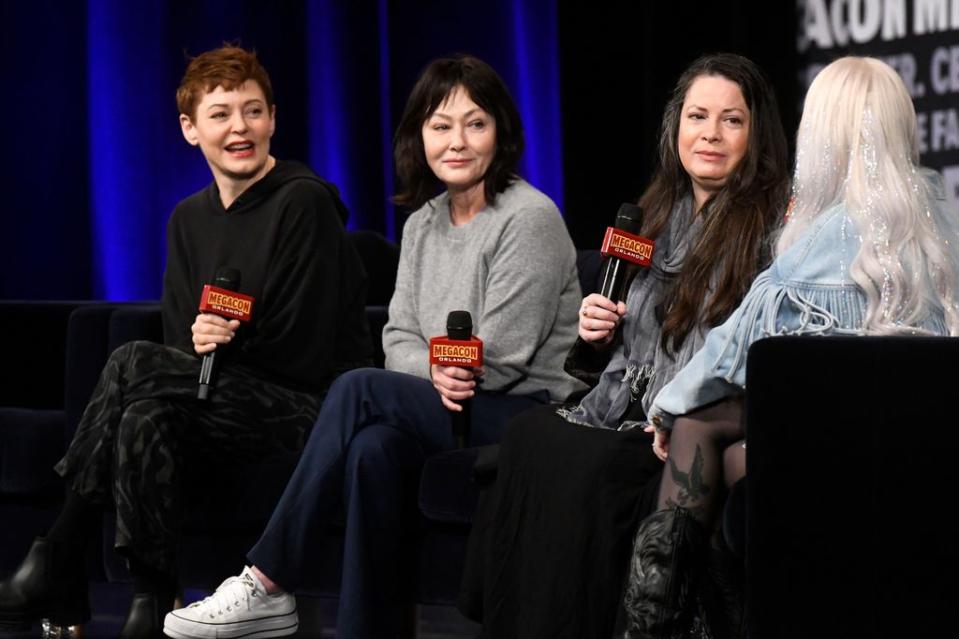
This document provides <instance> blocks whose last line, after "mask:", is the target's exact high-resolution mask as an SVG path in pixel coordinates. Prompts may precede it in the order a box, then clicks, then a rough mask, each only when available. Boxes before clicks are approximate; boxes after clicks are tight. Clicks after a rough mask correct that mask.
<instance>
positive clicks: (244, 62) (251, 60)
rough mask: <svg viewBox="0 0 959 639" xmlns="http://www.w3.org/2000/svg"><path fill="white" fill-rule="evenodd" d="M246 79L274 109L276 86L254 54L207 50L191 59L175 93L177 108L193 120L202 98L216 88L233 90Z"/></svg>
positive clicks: (229, 49)
mask: <svg viewBox="0 0 959 639" xmlns="http://www.w3.org/2000/svg"><path fill="white" fill-rule="evenodd" d="M247 80H254V81H256V83H257V84H258V85H260V88H261V89H262V90H263V96H264V97H265V98H266V106H267V108H268V109H269V110H271V111H272V110H273V87H272V86H271V85H270V76H269V75H268V74H267V72H266V69H264V68H263V65H262V64H260V61H259V60H258V59H257V57H256V52H255V51H247V50H246V49H242V48H240V47H235V46H230V45H224V46H222V47H220V48H219V49H213V50H212V51H206V52H205V53H201V54H200V55H198V56H197V57H195V58H193V59H192V60H190V64H188V65H187V68H186V71H185V72H184V74H183V79H182V80H180V86H179V88H177V90H176V106H177V109H179V110H180V113H182V114H184V115H186V116H187V117H188V118H190V119H191V120H192V119H193V118H194V117H195V116H196V107H197V105H198V104H199V103H200V100H202V99H203V96H204V95H205V94H207V93H209V92H211V91H213V90H214V89H216V88H217V87H223V89H224V90H225V91H232V90H234V89H236V88H237V87H238V86H240V85H241V84H243V83H244V82H246V81H247Z"/></svg>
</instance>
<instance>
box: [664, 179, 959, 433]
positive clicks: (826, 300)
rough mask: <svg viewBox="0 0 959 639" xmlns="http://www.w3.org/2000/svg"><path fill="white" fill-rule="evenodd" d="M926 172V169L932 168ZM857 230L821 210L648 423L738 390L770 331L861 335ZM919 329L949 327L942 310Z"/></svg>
mask: <svg viewBox="0 0 959 639" xmlns="http://www.w3.org/2000/svg"><path fill="white" fill-rule="evenodd" d="M930 173H931V172H930ZM926 178H927V179H928V180H929V181H930V182H931V186H932V189H931V190H932V193H933V194H934V196H935V197H934V199H932V198H931V201H930V206H931V207H933V208H934V209H936V211H935V213H934V215H937V216H940V217H939V218H938V219H942V217H941V216H945V215H951V214H953V213H952V212H951V211H948V210H947V206H946V202H945V194H944V191H943V188H942V181H941V178H940V177H939V176H938V175H937V174H932V175H928V174H927V175H926ZM860 243H861V237H860V235H859V232H858V231H857V229H856V227H855V224H854V222H853V221H852V219H851V218H850V217H849V216H848V215H846V212H845V209H844V208H843V207H841V206H837V207H834V208H832V209H830V210H827V211H824V212H823V213H822V215H820V216H819V217H818V218H817V219H816V220H814V221H813V222H812V223H811V224H810V225H809V228H807V229H806V230H805V231H804V232H803V234H802V235H801V236H800V237H799V239H798V240H797V241H796V242H795V243H794V244H793V245H792V246H791V247H789V249H787V250H786V251H785V252H784V253H783V254H781V255H780V256H779V257H777V258H776V260H775V261H774V262H773V264H772V266H770V267H769V268H768V269H766V270H765V271H763V272H762V273H760V274H759V276H758V277H757V278H756V280H755V281H754V282H753V284H752V286H751V287H750V289H749V292H748V293H747V294H746V297H745V298H743V301H742V303H741V304H740V305H739V308H737V309H736V310H735V311H734V312H733V314H732V315H730V316H729V319H727V320H726V322H724V323H723V324H721V325H720V326H717V327H716V328H714V329H712V330H711V331H710V332H709V334H708V335H707V336H706V341H705V344H704V345H703V347H702V349H700V351H699V352H698V353H696V355H695V356H694V357H693V358H692V359H691V360H690V361H689V363H688V364H687V365H686V366H685V367H684V368H683V369H682V370H681V371H680V372H679V373H677V374H676V376H675V377H674V378H673V379H672V381H670V383H669V384H667V385H666V386H665V387H663V389H662V390H661V391H660V392H659V394H658V395H656V398H655V399H654V400H653V406H652V408H651V409H650V411H649V420H650V422H652V423H654V424H656V426H657V427H658V428H662V429H667V430H668V429H670V428H671V427H672V423H673V419H674V417H675V416H676V415H683V414H685V413H688V412H690V411H692V410H695V409H697V408H699V407H701V406H705V405H706V404H709V403H711V402H714V401H717V400H720V399H723V398H724V397H729V396H732V395H736V394H739V393H741V392H742V390H743V389H744V388H745V386H746V352H747V350H748V349H749V346H750V344H752V343H753V342H754V341H756V340H758V339H761V338H763V337H770V336H775V335H842V334H845V335H850V334H851V335H860V334H862V325H863V321H864V320H865V315H866V297H865V295H864V294H863V292H862V290H861V289H860V288H859V287H858V286H857V285H856V284H855V282H854V281H853V280H852V278H851V277H850V275H849V267H850V265H851V263H852V261H853V260H854V259H855V257H856V255H858V253H859V247H860ZM921 328H923V329H926V330H928V331H931V332H932V333H934V334H937V335H947V334H948V330H947V328H946V325H945V321H944V319H943V316H942V314H941V311H940V312H939V313H938V314H936V315H935V316H932V317H929V318H927V320H926V321H925V322H924V323H923V324H922V325H921Z"/></svg>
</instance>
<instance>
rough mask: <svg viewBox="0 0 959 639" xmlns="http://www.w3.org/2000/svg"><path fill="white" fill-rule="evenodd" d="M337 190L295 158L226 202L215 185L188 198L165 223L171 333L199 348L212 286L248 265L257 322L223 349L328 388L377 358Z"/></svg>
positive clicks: (243, 279)
mask: <svg viewBox="0 0 959 639" xmlns="http://www.w3.org/2000/svg"><path fill="white" fill-rule="evenodd" d="M347 216H348V211H347V209H346V206H344V204H343V202H342V201H341V200H340V198H339V195H338V193H337V190H336V187H334V186H333V185H332V184H330V183H328V182H326V181H324V180H322V179H320V178H319V177H318V176H317V175H316V174H315V173H313V171H311V170H310V169H309V168H307V167H306V166H303V165H302V164H299V163H297V162H289V161H286V162H279V161H278V162H277V163H276V166H274V167H273V169H272V170H271V171H270V172H269V173H267V174H266V175H265V176H264V177H263V179H261V180H260V181H258V182H256V183H254V184H253V185H252V186H250V187H249V188H248V189H247V190H246V191H244V192H243V193H242V194H241V195H240V196H239V197H238V198H237V199H236V200H235V201H234V202H233V203H232V204H231V205H230V207H229V208H227V209H224V208H223V204H222V202H221V201H220V192H219V189H218V188H217V186H216V183H215V182H214V183H212V184H210V185H209V186H208V187H206V188H205V189H203V190H202V191H200V192H198V193H195V194H193V195H191V196H190V197H188V198H186V199H185V200H183V201H182V202H180V203H179V204H178V205H177V207H176V208H175V209H174V211H173V214H172V215H171V216H170V221H169V224H168V225H167V264H166V273H165V274H164V278H163V301H162V306H163V332H164V341H165V343H166V344H167V345H169V346H173V347H176V348H179V349H181V350H184V351H187V352H189V353H195V351H194V350H193V341H192V333H191V330H190V326H191V325H192V324H193V322H194V319H195V317H196V315H197V313H198V310H197V309H198V306H199V302H200V294H201V292H202V290H203V286H204V284H209V283H212V282H213V278H214V276H215V274H216V272H217V270H218V269H219V268H220V267H231V268H235V269H237V270H238V271H239V272H240V285H239V287H238V292H240V293H244V294H246V295H251V296H253V297H254V298H255V302H254V306H253V318H252V321H251V322H250V323H249V324H247V325H244V326H243V327H241V329H240V331H239V332H238V334H237V339H235V340H234V342H233V343H231V344H230V346H229V349H227V350H226V351H225V352H224V354H225V355H227V361H228V362H230V365H241V366H245V367H248V368H250V369H252V371H253V372H254V373H257V374H261V375H262V376H264V378H266V379H269V380H271V381H274V382H276V383H279V384H282V385H285V386H288V387H291V388H294V389H296V390H307V391H310V392H323V391H325V389H326V388H327V387H328V386H329V385H330V383H331V382H332V380H333V378H334V377H335V376H336V375H338V374H339V373H341V372H343V371H345V370H348V369H350V368H356V367H357V366H365V365H369V363H370V357H371V355H372V346H371V343H370V336H369V329H368V327H367V322H366V315H365V313H364V304H365V301H366V275H365V274H364V271H363V265H362V263H361V262H360V259H359V257H358V255H357V253H356V251H355V250H354V249H353V246H352V244H351V242H350V240H349V237H348V236H347V234H346V231H345V230H344V227H343V225H344V223H345V222H346V218H347Z"/></svg>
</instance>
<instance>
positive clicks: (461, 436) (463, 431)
mask: <svg viewBox="0 0 959 639" xmlns="http://www.w3.org/2000/svg"><path fill="white" fill-rule="evenodd" d="M430 364H436V365H438V366H461V367H463V368H476V367H478V366H482V365H483V342H482V341H481V340H480V339H478V338H476V337H473V317H472V316H471V315H470V314H469V311H451V312H450V314H449V315H447V316H446V335H445V336H443V337H431V338H430ZM459 405H460V406H462V407H463V410H462V411H460V412H458V413H453V414H452V415H451V418H452V420H453V438H454V439H455V440H456V443H457V445H458V446H459V447H460V448H466V445H467V443H468V442H469V439H470V425H471V416H472V401H470V400H469V399H464V400H462V401H460V402H459Z"/></svg>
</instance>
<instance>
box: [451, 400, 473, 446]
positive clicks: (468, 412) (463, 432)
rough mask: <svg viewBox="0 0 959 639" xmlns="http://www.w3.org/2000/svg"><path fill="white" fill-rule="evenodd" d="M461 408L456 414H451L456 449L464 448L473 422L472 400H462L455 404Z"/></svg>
mask: <svg viewBox="0 0 959 639" xmlns="http://www.w3.org/2000/svg"><path fill="white" fill-rule="evenodd" d="M457 403H458V404H459V405H460V406H462V407H463V410H461V411H460V412H458V413H453V414H452V418H453V439H454V440H456V442H455V443H456V446H457V447H458V448H466V447H467V446H468V445H469V441H470V427H471V425H472V421H473V400H472V399H463V400H460V401H459V402H457Z"/></svg>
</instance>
